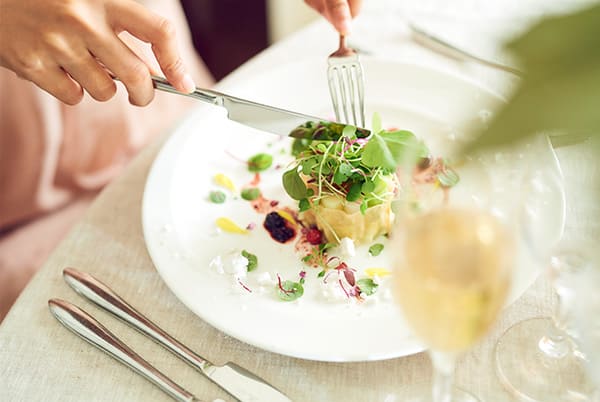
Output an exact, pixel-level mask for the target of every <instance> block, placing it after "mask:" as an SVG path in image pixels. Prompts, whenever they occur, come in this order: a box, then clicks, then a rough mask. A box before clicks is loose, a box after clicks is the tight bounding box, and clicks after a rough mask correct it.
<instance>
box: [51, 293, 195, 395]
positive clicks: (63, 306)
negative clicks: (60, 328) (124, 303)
mask: <svg viewBox="0 0 600 402" xmlns="http://www.w3.org/2000/svg"><path fill="white" fill-rule="evenodd" d="M48 307H49V308H50V312H51V313H52V315H54V317H56V319H57V320H58V321H60V323H61V324H63V325H64V326H65V327H67V328H68V329H69V330H71V331H73V332H74V333H75V334H77V335H79V336H80V337H82V338H83V339H85V340H86V341H88V342H89V343H91V344H92V345H94V346H96V347H97V348H99V349H101V350H103V351H104V352H106V353H108V354H109V355H111V356H112V357H113V358H115V359H116V360H118V361H120V362H121V363H123V364H125V365H126V366H129V367H130V368H132V369H133V370H134V371H136V372H137V373H138V374H141V375H142V376H143V377H145V378H146V379H148V380H150V381H151V382H152V383H154V384H155V385H157V386H158V387H159V388H160V389H161V390H163V391H164V392H166V393H167V394H168V395H169V396H170V397H172V398H173V399H175V400H176V401H181V402H194V401H195V402H200V401H199V400H198V399H196V398H195V397H194V395H192V394H191V393H189V392H188V391H186V390H185V389H183V388H182V387H180V386H179V385H177V384H176V383H175V382H173V381H172V380H171V379H169V378H168V377H167V376H165V375H164V374H163V373H161V372H160V371H158V370H157V369H156V368H154V366H152V365H151V364H150V363H148V362H147V361H146V360H144V359H143V358H142V357H141V356H140V355H138V354H137V353H135V352H134V351H133V350H131V348H129V347H128V346H127V345H126V344H124V343H123V342H122V341H121V340H120V339H119V338H117V337H116V336H115V335H114V334H113V333H111V332H110V331H109V330H108V329H106V328H105V327H104V326H103V325H102V324H100V323H99V322H98V321H97V320H96V319H94V318H93V317H92V316H90V315H89V314H87V313H86V312H85V311H83V310H82V309H80V308H79V307H77V306H75V305H73V304H71V303H69V302H66V301H64V300H59V299H50V300H48Z"/></svg>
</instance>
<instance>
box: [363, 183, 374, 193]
mask: <svg viewBox="0 0 600 402" xmlns="http://www.w3.org/2000/svg"><path fill="white" fill-rule="evenodd" d="M373 190H375V183H373V181H372V180H367V181H365V182H364V183H363V184H362V187H361V189H360V191H362V193H363V194H369V193H372V192H373Z"/></svg>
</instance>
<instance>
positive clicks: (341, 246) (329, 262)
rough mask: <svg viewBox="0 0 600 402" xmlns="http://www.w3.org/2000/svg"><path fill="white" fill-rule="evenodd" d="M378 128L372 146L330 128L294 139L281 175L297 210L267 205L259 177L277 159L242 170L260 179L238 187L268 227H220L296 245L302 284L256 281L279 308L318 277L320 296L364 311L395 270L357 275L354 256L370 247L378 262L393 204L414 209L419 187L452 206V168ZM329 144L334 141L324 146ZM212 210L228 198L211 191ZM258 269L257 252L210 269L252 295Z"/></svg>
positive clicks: (418, 144)
mask: <svg viewBox="0 0 600 402" xmlns="http://www.w3.org/2000/svg"><path fill="white" fill-rule="evenodd" d="M372 122H373V123H372V125H373V127H372V134H371V135H370V136H369V137H367V138H362V137H361V135H360V134H361V133H360V132H358V131H357V129H356V128H355V127H352V126H346V128H345V129H344V130H343V132H336V130H339V126H338V125H336V124H334V125H331V124H330V123H327V122H307V123H305V124H303V125H302V126H300V127H298V128H297V129H296V130H294V131H299V132H301V134H302V135H299V136H298V137H301V138H302V139H296V140H294V142H293V144H292V146H291V150H290V151H289V152H290V154H291V156H292V157H293V158H292V160H291V161H290V162H289V163H287V164H285V165H277V168H278V169H277V170H278V172H277V173H276V174H279V175H281V185H282V186H283V188H284V189H285V192H286V193H287V195H288V196H289V197H290V198H291V199H292V200H294V201H295V205H293V206H290V205H289V202H288V201H289V200H281V199H280V200H273V199H267V198H266V197H265V196H264V194H263V192H262V191H261V188H260V183H261V174H262V172H265V171H269V172H268V173H269V174H272V173H273V169H274V168H273V166H272V165H273V155H271V154H269V153H266V152H261V153H258V154H254V155H251V156H250V157H248V158H247V159H246V160H245V161H244V163H245V164H246V166H247V169H248V171H250V172H251V173H254V176H253V179H252V180H251V181H250V182H249V183H246V184H242V186H241V189H240V190H239V194H240V197H241V198H242V199H243V200H245V201H248V203H249V205H250V207H251V208H252V209H253V210H254V211H255V212H257V213H259V214H262V215H263V216H264V218H263V222H262V225H257V224H256V223H252V224H247V225H246V226H243V225H238V224H236V223H235V222H233V221H232V220H231V219H229V218H228V217H223V216H221V217H218V218H217V219H216V221H215V224H216V226H217V227H218V228H219V229H220V230H221V231H222V232H226V233H229V234H232V235H238V234H249V233H250V232H252V231H254V230H265V231H267V232H268V233H269V236H270V237H271V239H272V240H273V241H275V242H278V243H281V244H288V243H289V244H293V248H290V252H293V253H295V254H296V255H297V258H298V262H299V265H300V269H299V272H298V277H297V278H292V279H290V278H282V277H281V276H280V275H279V273H277V272H275V273H269V272H262V273H260V274H258V275H259V277H260V278H261V279H260V280H258V281H254V282H255V284H258V285H259V287H260V289H261V290H262V291H264V286H265V285H268V283H269V281H270V280H272V282H273V283H272V285H273V286H272V290H273V292H274V293H275V294H276V295H277V296H278V298H279V299H280V300H284V301H293V300H297V299H298V298H300V297H302V296H303V294H304V286H305V282H306V278H307V275H313V276H314V275H316V277H317V278H319V286H321V288H322V290H323V293H324V294H328V295H331V294H336V295H338V296H340V297H334V298H333V299H336V300H337V299H342V300H346V301H350V300H353V301H365V300H366V299H368V298H369V297H370V296H373V295H374V294H375V293H376V292H377V290H378V288H379V285H380V283H381V277H383V276H387V275H389V274H390V270H389V269H387V267H370V266H354V265H353V263H352V257H353V256H354V254H355V253H356V247H363V246H364V247H368V252H369V254H370V255H371V256H376V255H378V254H379V253H381V251H382V250H383V248H384V247H385V245H384V243H385V239H386V237H387V236H389V235H390V233H391V232H392V230H393V226H394V217H395V212H394V210H395V206H396V204H398V203H400V202H402V203H403V204H406V203H410V206H411V208H418V207H419V199H420V198H421V196H422V193H423V192H424V191H423V187H425V186H426V187H428V190H427V192H426V193H427V194H429V195H430V194H431V193H432V192H436V191H437V192H439V193H441V194H443V197H447V194H448V190H449V189H450V188H451V187H452V186H454V185H455V184H456V183H457V182H458V174H457V173H456V172H455V171H454V169H452V168H451V167H450V165H449V164H448V162H447V161H445V160H444V159H442V158H433V157H432V156H431V155H430V152H429V150H428V148H427V146H426V145H425V144H424V142H423V141H422V140H420V139H419V138H418V137H417V136H416V135H414V134H413V133H412V132H410V131H408V130H398V129H383V128H382V125H381V120H380V118H379V116H378V115H377V114H376V115H375V116H374V117H373V120H372ZM328 138H338V139H337V140H334V141H330V140H324V139H328ZM282 171H283V173H281V172H282ZM265 174H266V173H265ZM214 179H215V183H216V184H219V185H220V186H222V187H223V188H225V189H228V190H229V191H232V190H234V189H235V188H236V185H235V184H234V183H232V182H231V181H230V180H229V179H228V178H227V176H226V175H225V174H223V173H217V174H216V175H215V177H214ZM429 195H428V197H429ZM209 200H210V201H211V202H213V203H222V202H225V194H224V193H222V192H219V191H213V192H211V193H210V194H209ZM260 259H261V256H260V255H257V254H255V251H254V250H247V249H244V248H239V249H235V250H232V251H230V252H228V253H227V255H217V256H215V258H214V259H213V260H212V261H211V264H210V265H211V266H212V267H213V268H214V269H216V270H217V271H218V272H219V273H223V274H229V275H232V279H233V281H234V282H235V283H237V284H238V285H239V288H240V289H243V290H244V291H246V292H248V293H252V292H253V286H252V285H249V282H248V281H247V280H246V278H247V277H248V275H250V274H248V272H250V271H253V270H254V268H255V267H256V266H258V265H259V264H260ZM313 272H314V273H313ZM267 287H268V286H267Z"/></svg>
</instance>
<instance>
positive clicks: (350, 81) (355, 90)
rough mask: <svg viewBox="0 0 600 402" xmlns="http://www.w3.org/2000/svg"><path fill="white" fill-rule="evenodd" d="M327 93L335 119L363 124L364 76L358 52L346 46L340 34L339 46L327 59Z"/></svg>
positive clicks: (357, 124) (362, 125) (358, 124)
mask: <svg viewBox="0 0 600 402" xmlns="http://www.w3.org/2000/svg"><path fill="white" fill-rule="evenodd" d="M327 62H328V65H329V67H328V69H327V78H328V84H329V94H330V96H331V103H332V104H333V109H334V112H335V116H336V120H337V121H339V122H341V123H346V124H352V125H354V126H361V127H364V126H365V105H364V81H363V79H364V77H363V72H362V66H361V64H360V61H359V57H358V54H357V53H356V52H355V51H354V50H352V49H351V48H348V47H347V46H346V44H345V37H344V36H343V35H340V46H339V48H338V50H336V51H335V52H334V53H332V54H331V55H330V56H329V58H328V59H327Z"/></svg>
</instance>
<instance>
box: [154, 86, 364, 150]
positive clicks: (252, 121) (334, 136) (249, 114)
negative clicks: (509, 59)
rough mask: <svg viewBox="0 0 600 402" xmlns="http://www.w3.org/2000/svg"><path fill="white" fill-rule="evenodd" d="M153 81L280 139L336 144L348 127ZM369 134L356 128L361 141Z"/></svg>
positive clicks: (224, 95)
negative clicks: (224, 111) (216, 107)
mask: <svg viewBox="0 0 600 402" xmlns="http://www.w3.org/2000/svg"><path fill="white" fill-rule="evenodd" d="M152 82H153V84H154V88H156V89H158V90H161V91H165V92H169V93H174V94H177V95H182V96H188V97H191V98H194V99H198V100H201V101H203V102H206V103H210V104H212V105H216V106H221V107H223V108H225V109H226V110H227V117H228V118H229V119H230V120H233V121H235V122H238V123H241V124H243V125H245V126H249V127H252V128H255V129H258V130H261V131H266V132H269V133H272V134H277V135H279V136H281V137H293V138H301V139H311V140H319V141H335V140H338V139H339V138H340V137H341V136H342V133H343V131H344V129H345V128H346V126H349V125H347V124H343V123H337V122H334V121H329V120H325V119H322V118H320V117H315V116H310V115H307V114H302V113H297V112H292V111H290V110H285V109H280V108H277V107H274V106H269V105H264V104H261V103H257V102H253V101H250V100H247V99H242V98H237V97H235V96H231V95H227V94H224V93H221V92H217V91H213V90H210V89H202V88H196V90H195V91H194V92H192V93H189V94H186V93H183V92H179V91H178V90H176V89H175V88H174V87H173V86H172V85H171V84H169V82H168V81H167V80H166V79H164V78H162V77H157V76H152ZM352 127H353V126H352ZM370 134H371V132H370V131H369V130H367V129H365V128H360V127H356V136H357V137H358V138H366V137H368V136H369V135H370Z"/></svg>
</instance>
